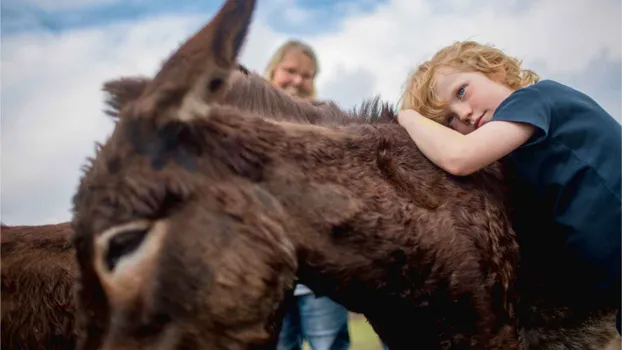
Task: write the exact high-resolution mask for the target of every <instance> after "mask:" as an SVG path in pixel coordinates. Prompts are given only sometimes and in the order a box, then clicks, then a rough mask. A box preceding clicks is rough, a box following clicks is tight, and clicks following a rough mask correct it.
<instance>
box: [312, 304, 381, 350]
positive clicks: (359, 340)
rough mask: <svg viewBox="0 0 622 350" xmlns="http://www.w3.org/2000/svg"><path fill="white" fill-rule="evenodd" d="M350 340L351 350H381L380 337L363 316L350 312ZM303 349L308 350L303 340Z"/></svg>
mask: <svg viewBox="0 0 622 350" xmlns="http://www.w3.org/2000/svg"><path fill="white" fill-rule="evenodd" d="M349 327H350V340H351V342H352V346H351V347H350V349H351V350H381V349H382V344H381V343H380V339H379V338H378V336H377V335H376V333H375V332H374V330H373V329H372V328H371V326H370V325H369V323H367V320H366V319H365V317H363V316H362V315H359V314H355V313H350V322H349ZM303 350H310V348H309V346H308V345H307V343H306V342H305V344H304V346H303Z"/></svg>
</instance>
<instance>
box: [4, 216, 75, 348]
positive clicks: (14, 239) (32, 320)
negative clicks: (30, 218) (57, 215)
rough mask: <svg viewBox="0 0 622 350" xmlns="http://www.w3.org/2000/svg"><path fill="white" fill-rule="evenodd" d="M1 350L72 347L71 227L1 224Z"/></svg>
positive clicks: (63, 224) (67, 225)
mask: <svg viewBox="0 0 622 350" xmlns="http://www.w3.org/2000/svg"><path fill="white" fill-rule="evenodd" d="M1 230H2V294H1V296H2V308H1V310H2V349H12V350H21V349H24V350H25V349H29V350H37V349H41V350H43V349H52V350H54V349H59V350H60V349H63V350H65V349H67V350H71V349H74V348H75V339H76V334H75V332H74V314H75V304H74V302H73V285H74V282H75V278H76V276H77V274H78V271H77V266H76V265H77V264H76V261H75V252H74V249H73V247H72V246H71V243H70V242H69V235H70V233H71V232H73V231H72V230H71V225H70V224H69V223H62V224H57V225H41V226H5V225H2V228H1Z"/></svg>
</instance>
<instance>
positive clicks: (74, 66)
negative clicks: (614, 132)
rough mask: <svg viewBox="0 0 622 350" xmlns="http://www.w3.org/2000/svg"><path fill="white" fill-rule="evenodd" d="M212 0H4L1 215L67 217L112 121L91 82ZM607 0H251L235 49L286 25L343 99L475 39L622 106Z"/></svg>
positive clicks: (187, 27) (390, 89)
mask: <svg viewBox="0 0 622 350" xmlns="http://www.w3.org/2000/svg"><path fill="white" fill-rule="evenodd" d="M220 4H221V1H216V0H209V1H207V0H201V1H199V0H180V1H178V2H175V3H174V5H173V2H172V1H168V0H54V1H51V0H3V1H2V22H1V24H2V52H1V53H2V66H1V69H2V90H1V98H2V105H1V112H2V174H1V175H2V176H1V181H2V182H1V186H2V202H1V204H2V206H1V220H2V222H4V223H6V224H45V223H55V222H62V221H67V220H69V219H70V215H71V213H70V208H71V206H70V204H71V196H72V195H73V193H74V191H75V189H76V186H77V183H78V179H79V176H80V167H81V165H82V164H84V161H85V159H86V157H88V156H91V155H92V154H93V150H94V143H95V142H96V141H99V142H103V141H105V139H106V138H107V137H108V136H109V135H110V132H111V131H112V122H111V120H110V119H109V118H107V117H106V116H105V115H104V114H103V112H102V109H103V95H102V93H101V90H100V89H101V84H102V83H103V82H104V81H106V80H108V79H113V78H116V77H119V76H123V75H148V76H149V75H153V74H154V73H155V72H157V70H158V68H159V65H160V64H161V62H162V60H164V59H165V58H166V57H167V56H168V55H169V54H170V53H171V52H172V51H173V50H175V49H176V48H177V47H178V45H179V44H180V43H181V42H182V41H183V40H185V39H186V38H187V37H188V36H189V35H191V34H193V32H194V31H195V30H196V29H198V28H199V27H200V26H202V25H203V24H205V23H206V22H207V21H208V20H209V19H210V17H211V16H212V15H213V14H214V11H215V10H216V8H217V7H219V6H220ZM621 19H622V18H621V7H620V1H618V0H593V1H590V0H573V1H566V0H538V1H535V0H505V1H498V0H435V1H432V0H382V1H374V0H363V1H357V0H342V1H328V0H323V1H312V0H304V1H302V0H301V1H296V0H270V1H259V2H258V11H257V13H256V15H255V17H254V21H253V24H252V25H251V27H250V35H249V37H248V38H247V41H246V45H245V47H244V49H243V51H242V55H241V61H242V63H243V64H245V65H246V66H248V67H249V68H250V69H252V70H255V71H258V72H261V71H262V70H263V69H264V67H265V65H266V64H267V61H268V59H269V57H270V55H271V54H272V53H273V52H274V50H275V49H276V48H277V47H278V46H279V45H281V44H282V43H283V42H284V41H285V40H286V39H288V38H297V39H301V40H304V41H306V42H308V43H309V44H311V45H312V46H313V47H314V49H315V50H316V52H317V54H318V57H319V60H320V68H321V69H320V74H319V76H318V80H317V86H318V91H319V97H320V98H324V99H332V100H335V101H336V102H338V103H340V104H341V105H343V106H344V107H351V106H353V105H355V104H357V103H359V102H361V100H362V99H364V98H368V97H371V96H373V95H376V94H380V95H381V96H382V97H383V98H384V99H386V100H389V101H391V102H396V101H397V99H398V97H399V94H400V92H401V88H402V84H403V83H404V82H405V80H406V77H407V74H408V73H409V72H410V71H411V70H412V69H414V68H415V67H416V65H417V64H418V63H421V62H422V61H423V60H425V59H427V58H429V57H430V56H431V55H432V54H433V53H434V52H435V51H436V50H438V49H439V48H441V47H443V46H446V45H448V44H450V43H452V42H453V41H456V40H465V39H474V40H478V41H482V42H486V43H490V44H494V45H495V46H497V47H499V48H501V49H503V50H505V51H507V52H508V53H510V54H512V55H514V56H516V57H518V58H520V59H522V60H523V63H524V65H525V66H526V67H528V68H531V69H534V70H536V71H537V72H538V73H539V74H540V76H541V77H542V78H545V79H556V80H558V81H560V82H562V83H565V84H568V85H570V86H572V87H574V88H577V89H579V90H581V91H584V92H586V93H588V94H589V95H591V96H592V97H593V98H594V99H595V100H596V101H597V102H599V103H600V104H601V105H602V106H603V107H604V108H605V109H606V110H608V111H609V112H610V113H611V114H612V115H613V116H614V117H615V118H616V119H618V120H620V118H621V114H622V106H621V102H620V100H621V99H620V96H621V95H622V88H621V85H622V84H621V79H622V70H621V64H622V49H621V43H622V34H621V33H622V27H621V23H622V21H621Z"/></svg>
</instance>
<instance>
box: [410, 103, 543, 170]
mask: <svg viewBox="0 0 622 350" xmlns="http://www.w3.org/2000/svg"><path fill="white" fill-rule="evenodd" d="M398 122H399V123H400V125H402V126H403V127H404V128H405V129H406V131H408V134H409V135H410V137H411V138H412V139H413V140H414V141H415V143H416V144H417V147H419V149H420V150H421V152H422V153H423V154H424V155H425V156H426V157H427V158H429V159H430V160H431V161H432V162H434V163H435V164H436V165H438V166H439V167H441V168H442V169H444V170H445V171H447V172H449V173H451V174H453V175H459V176H466V175H469V174H472V173H474V172H476V171H477V170H479V169H481V168H483V167H485V166H487V165H489V164H491V163H493V162H495V161H496V160H499V159H501V157H503V156H505V155H507V154H508V153H510V152H512V151H513V150H515V149H516V148H518V147H519V146H521V145H522V144H523V143H525V142H527V140H529V138H530V137H531V135H533V133H534V131H535V128H534V127H533V126H532V125H529V124H524V123H513V122H504V121H494V122H488V123H486V124H484V125H482V126H481V127H480V128H479V129H477V130H475V131H473V132H471V133H470V134H468V135H462V134H460V133H459V132H457V131H455V130H452V129H450V128H448V127H445V126H443V125H441V124H439V123H437V122H435V121H432V120H430V119H428V118H425V117H423V116H422V115H421V114H419V113H417V112H415V111H414V110H411V109H407V110H402V111H400V113H399V115H398Z"/></svg>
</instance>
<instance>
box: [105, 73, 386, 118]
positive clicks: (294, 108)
mask: <svg viewBox="0 0 622 350" xmlns="http://www.w3.org/2000/svg"><path fill="white" fill-rule="evenodd" d="M234 74H235V77H234V79H233V83H232V84H231V86H230V87H229V90H228V91H227V94H226V96H225V98H224V100H225V101H223V104H227V105H233V106H237V107H238V108H240V109H244V110H249V111H261V112H262V113H260V115H261V116H262V117H265V118H270V119H274V120H282V121H289V122H296V123H301V124H317V125H349V124H385V123H395V122H396V119H395V116H396V115H395V112H394V108H393V106H392V105H391V104H390V103H388V102H386V101H383V100H382V99H381V98H380V96H379V95H376V96H374V97H371V98H368V99H365V100H363V102H361V103H360V104H359V105H357V106H355V107H353V108H352V109H350V110H343V109H342V108H341V107H339V105H337V104H336V103H335V102H333V101H330V100H329V101H312V102H309V101H306V100H302V99H298V98H297V97H294V96H290V95H288V94H286V93H285V92H282V91H281V90H279V89H278V88H276V87H274V86H272V85H271V84H270V83H269V82H268V81H266V80H265V79H264V78H263V77H261V76H260V75H258V74H256V73H253V72H250V71H249V70H247V69H246V68H245V67H244V66H242V65H238V71H236V72H234ZM150 83H151V79H150V78H148V77H145V76H132V77H121V78H117V79H114V80H109V81H106V82H105V83H104V85H103V88H102V90H103V91H104V92H105V93H106V99H105V104H106V109H105V110H104V112H105V113H106V114H107V115H109V116H112V117H114V118H118V117H119V114H120V113H121V109H122V108H123V107H124V106H126V105H127V104H129V103H130V102H132V101H134V100H136V99H138V97H140V95H141V94H142V93H143V92H144V91H145V89H146V87H147V86H148V85H149V84H150ZM265 101H271V103H270V104H266V103H265Z"/></svg>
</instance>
